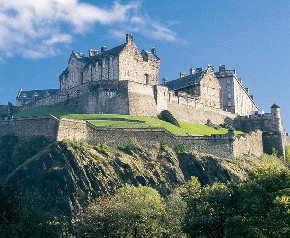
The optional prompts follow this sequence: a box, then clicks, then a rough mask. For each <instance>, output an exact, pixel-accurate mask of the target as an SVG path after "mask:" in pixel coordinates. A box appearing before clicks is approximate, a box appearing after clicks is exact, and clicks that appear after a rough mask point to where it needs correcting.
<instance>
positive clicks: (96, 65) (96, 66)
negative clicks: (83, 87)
mask: <svg viewBox="0 0 290 238" xmlns="http://www.w3.org/2000/svg"><path fill="white" fill-rule="evenodd" d="M98 68H99V64H98V62H96V64H95V71H96V72H98Z"/></svg>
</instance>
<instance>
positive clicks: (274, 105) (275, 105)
mask: <svg viewBox="0 0 290 238" xmlns="http://www.w3.org/2000/svg"><path fill="white" fill-rule="evenodd" d="M271 108H280V107H279V106H278V105H277V104H276V103H274V104H273V105H272V106H271Z"/></svg>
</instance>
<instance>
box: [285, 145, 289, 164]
mask: <svg viewBox="0 0 290 238" xmlns="http://www.w3.org/2000/svg"><path fill="white" fill-rule="evenodd" d="M286 162H287V164H290V146H289V145H288V146H286Z"/></svg>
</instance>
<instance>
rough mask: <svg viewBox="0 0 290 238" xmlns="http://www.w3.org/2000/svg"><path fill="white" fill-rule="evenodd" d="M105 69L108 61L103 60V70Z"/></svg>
mask: <svg viewBox="0 0 290 238" xmlns="http://www.w3.org/2000/svg"><path fill="white" fill-rule="evenodd" d="M105 67H106V60H105V59H103V60H102V68H103V69H104V68H105Z"/></svg>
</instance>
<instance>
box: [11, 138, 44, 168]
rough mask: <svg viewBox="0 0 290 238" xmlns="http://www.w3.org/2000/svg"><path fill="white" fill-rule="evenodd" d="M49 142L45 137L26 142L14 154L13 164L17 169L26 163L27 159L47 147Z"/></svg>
mask: <svg viewBox="0 0 290 238" xmlns="http://www.w3.org/2000/svg"><path fill="white" fill-rule="evenodd" d="M48 144H49V141H48V140H47V139H46V137H44V136H37V137H34V138H32V139H31V140H30V141H28V142H24V143H23V144H21V145H20V146H19V147H17V148H16V149H15V150H14V151H13V153H12V163H13V165H14V166H15V167H17V166H19V165H21V164H22V163H24V162H25V161H26V160H27V159H29V158H31V157H33V156H34V155H36V154H37V153H38V152H39V151H40V150H42V149H43V148H44V147H46V146H47V145H48Z"/></svg>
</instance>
